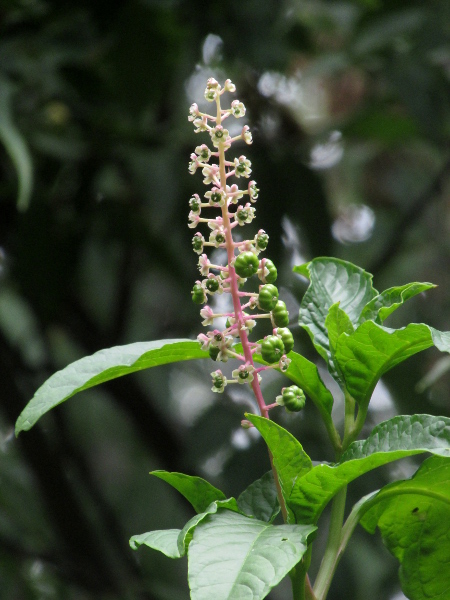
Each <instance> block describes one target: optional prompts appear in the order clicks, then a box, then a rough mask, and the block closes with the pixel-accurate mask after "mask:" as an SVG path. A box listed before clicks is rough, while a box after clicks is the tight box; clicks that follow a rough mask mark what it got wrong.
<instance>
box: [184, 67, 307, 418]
mask: <svg viewBox="0 0 450 600" xmlns="http://www.w3.org/2000/svg"><path fill="white" fill-rule="evenodd" d="M235 91H236V87H235V86H234V84H233V83H232V82H231V81H230V80H229V79H227V80H226V81H225V84H224V86H223V87H222V86H221V85H219V83H218V82H217V81H216V80H215V79H213V78H211V79H208V82H207V85H206V90H205V98H206V100H207V101H208V102H211V103H212V104H213V103H215V108H216V111H215V114H213V115H210V114H206V113H204V112H201V111H200V110H199V107H198V105H197V104H195V103H194V104H192V106H191V107H190V110H189V117H188V119H189V121H191V122H193V124H194V127H195V133H201V132H205V133H208V134H209V136H210V142H211V145H212V148H211V147H210V146H208V145H207V144H201V145H200V146H197V147H196V148H195V151H194V152H193V153H192V154H191V157H190V158H191V160H190V163H189V172H190V173H191V174H194V173H196V172H197V171H198V170H199V169H200V170H201V173H202V175H203V183H204V184H205V185H207V186H211V187H210V189H209V190H208V191H207V192H206V193H205V194H204V196H203V198H201V197H200V196H199V194H194V195H193V196H192V198H191V199H190V200H189V207H190V212H189V224H188V226H189V227H190V228H192V229H196V228H197V227H198V226H200V225H201V226H203V227H204V228H205V229H206V231H207V232H208V233H206V232H205V234H202V233H201V232H200V231H199V232H197V233H195V235H194V237H193V238H192V245H193V249H194V251H195V252H196V253H197V254H198V255H199V259H198V268H199V271H200V274H201V276H202V279H199V280H198V281H196V283H195V285H194V287H193V290H192V299H193V301H194V302H195V303H197V304H204V305H205V306H204V307H203V308H202V309H201V310H200V315H201V317H202V319H203V322H202V324H203V325H204V326H205V327H209V326H211V327H213V329H211V330H210V331H208V332H207V333H206V334H205V333H201V334H200V335H199V336H198V340H199V342H200V344H201V346H202V349H203V350H206V351H208V352H209V355H210V357H211V358H212V359H213V360H215V361H219V362H220V361H221V362H226V361H227V360H228V359H229V358H235V359H238V360H239V361H240V362H241V363H242V364H241V365H240V366H239V367H238V368H236V369H235V370H233V371H232V378H227V377H225V375H224V374H223V373H222V371H221V370H220V369H217V370H215V371H214V372H213V373H211V376H212V383H213V386H212V390H213V391H214V392H218V393H222V392H223V391H224V389H225V386H227V385H229V384H231V383H239V384H248V385H250V386H251V387H252V388H253V392H254V394H255V397H256V399H257V401H258V404H259V407H260V411H261V414H263V415H264V416H267V414H268V411H269V410H270V409H271V408H273V407H275V406H278V405H284V406H285V408H286V410H288V411H290V412H292V411H297V410H301V408H303V405H304V394H303V392H302V390H300V389H299V388H298V387H297V386H290V387H288V388H283V390H282V393H281V395H280V396H278V397H277V398H276V402H275V403H273V404H270V405H266V404H265V401H264V399H263V397H262V393H261V389H260V380H261V376H260V373H261V372H262V371H264V370H266V369H270V368H279V369H280V370H281V371H286V369H287V368H288V365H289V362H290V360H289V359H288V358H287V356H286V355H287V354H288V353H289V352H290V351H291V350H292V348H293V345H294V340H293V337H292V333H291V332H290V330H289V329H288V327H287V325H288V324H289V313H288V311H287V309H286V304H285V303H284V302H283V301H282V300H279V298H278V289H277V288H276V287H275V286H274V285H273V283H274V282H275V280H276V278H277V269H276V267H275V265H274V264H273V262H272V261H271V260H269V259H267V258H262V257H261V256H260V254H261V253H262V252H263V251H264V250H266V248H267V245H268V241H269V236H268V235H267V233H266V232H265V231H264V230H263V229H260V230H259V231H258V233H257V234H256V235H255V236H254V237H253V239H249V240H243V241H234V239H233V229H235V228H236V227H238V228H241V227H243V226H245V225H246V224H248V223H251V222H252V221H253V219H254V218H255V208H254V204H255V203H256V200H257V198H258V193H259V190H258V188H257V187H256V182H255V181H253V180H250V175H251V173H252V168H251V167H252V165H251V162H250V160H249V159H248V158H247V157H246V156H245V155H244V154H242V155H240V156H237V157H234V158H230V157H228V156H227V153H228V152H229V150H230V149H231V147H232V146H233V144H235V143H236V142H244V143H245V144H248V145H250V144H251V143H252V134H251V132H250V129H249V127H248V126H247V125H244V127H243V128H242V130H241V132H240V134H239V135H236V136H234V137H231V136H230V133H229V131H228V129H226V127H225V126H224V124H223V123H224V122H225V121H226V119H228V118H229V117H234V118H236V119H240V118H241V117H243V116H244V115H245V112H246V109H245V106H244V104H243V103H242V102H240V101H239V100H233V101H232V102H231V105H230V107H229V108H222V107H221V97H222V96H223V94H224V93H225V92H231V93H233V92H235ZM234 180H237V181H236V182H234ZM246 180H249V181H248V183H247V182H246ZM243 182H244V185H243ZM206 248H222V249H224V250H225V251H226V254H227V262H226V264H223V265H222V264H213V263H211V262H210V260H209V258H208V255H207V254H206V253H205V249H206ZM255 276H256V277H258V278H259V279H260V281H261V284H260V286H259V292H251V291H244V286H245V283H246V281H247V279H249V278H251V277H255ZM224 293H225V294H230V296H231V301H232V302H231V303H232V310H230V311H229V312H225V313H215V312H214V311H213V309H212V308H211V307H210V306H209V305H208V304H207V302H208V299H209V297H210V296H214V295H215V294H224ZM254 311H257V312H254ZM222 317H226V326H225V329H223V330H219V329H216V328H214V325H215V320H216V319H219V318H222ZM258 319H270V321H271V324H272V328H273V331H272V334H271V335H268V336H266V337H265V338H264V339H263V341H262V342H260V343H258V342H251V341H250V340H249V337H248V334H249V333H250V332H251V331H252V329H253V328H254V327H255V325H256V323H257V320H258ZM237 341H240V342H241V346H242V349H241V350H239V352H238V351H236V347H235V344H236V342H237ZM255 353H257V354H260V355H261V356H262V358H263V360H264V361H265V362H266V363H268V364H267V365H265V366H259V367H256V366H255V362H254V358H253V357H254V354H255Z"/></svg>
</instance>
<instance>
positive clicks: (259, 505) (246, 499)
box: [237, 471, 280, 523]
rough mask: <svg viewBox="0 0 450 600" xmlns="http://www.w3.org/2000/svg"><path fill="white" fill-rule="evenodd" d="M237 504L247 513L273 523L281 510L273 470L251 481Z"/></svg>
mask: <svg viewBox="0 0 450 600" xmlns="http://www.w3.org/2000/svg"><path fill="white" fill-rule="evenodd" d="M237 504H238V506H239V508H240V510H241V511H242V513H244V514H245V515H248V516H249V517H255V519H259V520H260V521H266V522H268V523H271V522H272V521H273V520H274V519H275V517H276V516H277V514H278V513H279V512H280V505H279V503H278V497H277V488H276V487H275V482H274V480H273V473H272V471H268V472H267V473H266V474H265V475H263V476H262V477H261V478H260V479H257V480H256V481H254V482H253V483H251V484H250V485H249V486H248V488H247V489H246V490H244V491H243V492H242V494H241V495H240V496H239V498H238V499H237Z"/></svg>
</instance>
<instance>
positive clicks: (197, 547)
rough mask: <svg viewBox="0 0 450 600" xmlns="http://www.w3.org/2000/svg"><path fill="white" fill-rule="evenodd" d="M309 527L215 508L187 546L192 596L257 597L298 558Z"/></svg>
mask: <svg viewBox="0 0 450 600" xmlns="http://www.w3.org/2000/svg"><path fill="white" fill-rule="evenodd" d="M314 531H315V527H314V526H311V525H278V526H276V525H272V524H270V523H265V522H263V521H258V520H256V519H249V518H248V517H245V516H243V515H240V514H237V513H233V512H230V511H228V510H221V511H219V512H218V513H217V514H214V515H208V516H207V517H206V518H205V519H204V520H203V521H202V522H201V523H200V524H199V525H197V527H196V529H195V533H194V537H193V540H192V542H191V544H190V546H189V556H188V561H189V569H188V579H189V587H190V589H191V598H192V600H211V598H214V600H244V599H245V600H261V599H262V598H265V597H266V596H267V594H268V593H269V592H270V590H271V589H272V588H273V587H275V586H276V585H277V584H278V583H279V582H280V581H281V579H283V577H284V576H285V575H287V574H288V573H289V571H290V570H291V569H292V568H293V567H294V566H295V565H296V564H297V563H298V562H299V561H300V560H301V558H302V556H303V555H304V553H305V552H306V549H307V544H308V542H309V541H310V540H309V538H310V536H311V534H313V533H314Z"/></svg>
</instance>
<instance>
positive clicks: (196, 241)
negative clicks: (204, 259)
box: [192, 234, 205, 252]
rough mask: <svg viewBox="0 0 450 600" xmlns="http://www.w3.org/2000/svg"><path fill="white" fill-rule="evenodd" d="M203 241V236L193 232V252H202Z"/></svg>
mask: <svg viewBox="0 0 450 600" xmlns="http://www.w3.org/2000/svg"><path fill="white" fill-rule="evenodd" d="M204 242H205V239H204V237H203V236H202V235H201V234H200V235H197V234H195V235H194V237H193V238H192V247H193V248H194V252H203V244H204Z"/></svg>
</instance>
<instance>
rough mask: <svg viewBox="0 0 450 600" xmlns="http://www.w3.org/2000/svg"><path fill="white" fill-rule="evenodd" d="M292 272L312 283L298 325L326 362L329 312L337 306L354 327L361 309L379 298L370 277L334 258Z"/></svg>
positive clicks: (305, 297)
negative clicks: (338, 303) (375, 298)
mask: <svg viewBox="0 0 450 600" xmlns="http://www.w3.org/2000/svg"><path fill="white" fill-rule="evenodd" d="M293 270H294V272H296V273H300V274H301V275H304V276H305V277H308V278H309V279H310V281H311V283H310V285H309V287H308V289H307V290H306V292H305V295H304V296H303V299H302V302H301V305H300V315H299V323H300V325H301V326H302V327H303V328H304V329H306V331H307V332H308V334H309V336H310V337H311V339H312V341H313V343H314V346H315V348H316V350H317V351H318V352H319V354H320V355H321V356H322V357H323V358H324V359H325V360H326V361H327V362H328V360H329V358H330V348H329V341H328V334H327V330H326V326H325V319H326V318H327V314H328V310H329V309H330V308H331V306H332V305H333V304H336V302H340V309H341V310H343V311H344V312H346V313H347V315H348V317H349V319H350V322H351V323H353V325H356V324H357V322H358V319H359V316H360V314H361V311H362V310H363V308H364V306H365V305H366V304H367V303H368V302H369V301H370V300H371V299H372V298H373V297H374V296H376V295H377V294H378V292H377V291H376V290H375V289H374V288H373V287H372V275H370V273H366V271H364V270H363V269H361V268H359V267H357V266H355V265H353V264H352V263H349V262H346V261H344V260H339V259H337V258H315V259H314V260H312V261H311V262H309V263H307V264H305V265H301V266H299V267H294V269H293Z"/></svg>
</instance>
